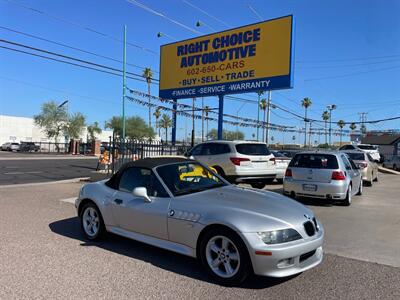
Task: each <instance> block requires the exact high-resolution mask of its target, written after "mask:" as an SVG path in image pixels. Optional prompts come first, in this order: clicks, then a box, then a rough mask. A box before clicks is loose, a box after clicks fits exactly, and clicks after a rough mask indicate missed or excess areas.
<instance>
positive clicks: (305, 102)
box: [301, 98, 312, 147]
mask: <svg viewBox="0 0 400 300" xmlns="http://www.w3.org/2000/svg"><path fill="white" fill-rule="evenodd" d="M311 104H312V101H311V99H310V98H304V99H303V100H301V106H302V107H304V147H306V145H307V122H308V119H307V109H308V108H309V107H310V106H311Z"/></svg>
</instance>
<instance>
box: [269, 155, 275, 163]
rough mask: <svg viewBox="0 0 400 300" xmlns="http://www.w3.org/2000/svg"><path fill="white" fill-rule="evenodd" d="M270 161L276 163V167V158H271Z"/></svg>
mask: <svg viewBox="0 0 400 300" xmlns="http://www.w3.org/2000/svg"><path fill="white" fill-rule="evenodd" d="M269 161H272V162H273V163H274V165H276V159H275V157H271V158H270V159H269Z"/></svg>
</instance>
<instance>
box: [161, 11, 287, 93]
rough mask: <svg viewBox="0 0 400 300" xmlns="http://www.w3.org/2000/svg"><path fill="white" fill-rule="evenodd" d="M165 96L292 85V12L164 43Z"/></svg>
mask: <svg viewBox="0 0 400 300" xmlns="http://www.w3.org/2000/svg"><path fill="white" fill-rule="evenodd" d="M160 52H161V61H160V90H159V96H160V97H162V98H169V99H179V98H192V97H202V96H213V95H220V94H236V93H248V92H257V91H260V90H274V89H287V88H291V87H292V83H293V76H292V75H293V72H292V70H293V16H291V15H290V16H286V17H281V18H277V19H273V20H269V21H264V22H260V23H255V24H251V25H247V26H242V27H238V28H235V29H230V30H226V31H222V32H218V33H214V34H208V35H204V36H201V37H197V38H193V39H188V40H184V41H180V42H176V43H172V44H167V45H163V46H161V50H160Z"/></svg>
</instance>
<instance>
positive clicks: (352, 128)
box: [349, 123, 357, 131]
mask: <svg viewBox="0 0 400 300" xmlns="http://www.w3.org/2000/svg"><path fill="white" fill-rule="evenodd" d="M349 127H350V129H351V130H353V131H354V130H356V128H357V125H356V123H351V124H350V126H349Z"/></svg>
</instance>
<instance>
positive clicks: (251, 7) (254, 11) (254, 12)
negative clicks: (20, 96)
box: [247, 4, 264, 21]
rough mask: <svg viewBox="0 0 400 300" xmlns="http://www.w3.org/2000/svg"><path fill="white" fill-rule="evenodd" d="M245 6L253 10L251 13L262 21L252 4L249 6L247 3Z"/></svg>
mask: <svg viewBox="0 0 400 300" xmlns="http://www.w3.org/2000/svg"><path fill="white" fill-rule="evenodd" d="M247 7H248V8H249V9H250V10H251V11H252V12H253V14H255V15H256V16H257V18H258V19H259V20H260V21H264V19H263V18H262V17H261V15H260V14H259V13H258V12H257V11H256V9H255V8H253V6H251V5H250V4H249V5H247Z"/></svg>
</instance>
